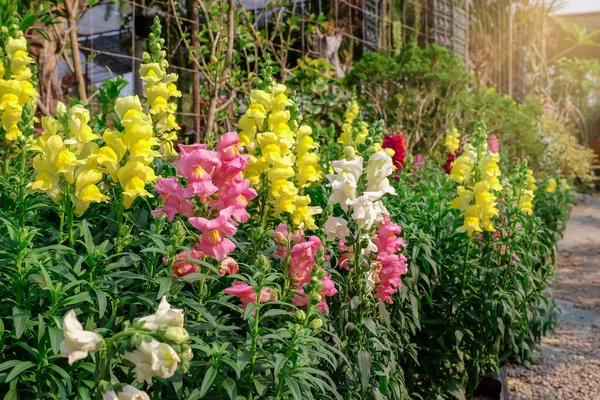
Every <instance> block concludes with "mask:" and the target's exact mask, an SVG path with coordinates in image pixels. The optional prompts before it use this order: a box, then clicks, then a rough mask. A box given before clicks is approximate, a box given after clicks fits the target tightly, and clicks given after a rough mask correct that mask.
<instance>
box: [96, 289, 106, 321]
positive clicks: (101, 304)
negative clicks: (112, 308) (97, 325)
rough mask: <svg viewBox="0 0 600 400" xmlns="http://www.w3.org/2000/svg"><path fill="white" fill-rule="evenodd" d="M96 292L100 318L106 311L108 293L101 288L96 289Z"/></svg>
mask: <svg viewBox="0 0 600 400" xmlns="http://www.w3.org/2000/svg"><path fill="white" fill-rule="evenodd" d="M94 292H96V300H97V301H98V318H102V317H103V316H104V313H105V312H106V302H107V300H106V293H104V292H103V291H101V290H100V289H94Z"/></svg>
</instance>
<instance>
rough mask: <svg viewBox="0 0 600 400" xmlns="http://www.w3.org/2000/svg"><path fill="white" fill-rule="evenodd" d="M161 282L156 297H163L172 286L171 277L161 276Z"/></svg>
mask: <svg viewBox="0 0 600 400" xmlns="http://www.w3.org/2000/svg"><path fill="white" fill-rule="evenodd" d="M158 281H159V282H160V287H159V289H158V294H157V295H156V299H157V300H158V299H161V298H162V297H163V296H164V295H165V294H167V292H168V291H169V289H170V288H171V282H172V281H171V278H160V279H159V280H158Z"/></svg>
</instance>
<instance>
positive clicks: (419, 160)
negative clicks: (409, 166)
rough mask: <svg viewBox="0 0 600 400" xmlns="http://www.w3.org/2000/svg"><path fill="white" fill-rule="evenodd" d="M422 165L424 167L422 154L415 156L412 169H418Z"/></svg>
mask: <svg viewBox="0 0 600 400" xmlns="http://www.w3.org/2000/svg"><path fill="white" fill-rule="evenodd" d="M423 165H425V157H423V154H417V156H416V157H415V161H414V162H413V167H415V168H420V167H422V166H423Z"/></svg>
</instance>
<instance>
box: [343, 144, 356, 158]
mask: <svg viewBox="0 0 600 400" xmlns="http://www.w3.org/2000/svg"><path fill="white" fill-rule="evenodd" d="M344 158H345V159H346V160H354V158H355V153H354V147H352V146H346V147H344Z"/></svg>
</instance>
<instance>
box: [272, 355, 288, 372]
mask: <svg viewBox="0 0 600 400" xmlns="http://www.w3.org/2000/svg"><path fill="white" fill-rule="evenodd" d="M288 359H289V357H288V356H286V355H285V354H281V353H278V354H275V365H274V370H273V375H275V376H277V375H279V371H281V369H282V368H283V367H284V366H285V363H286V362H287V360H288Z"/></svg>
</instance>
